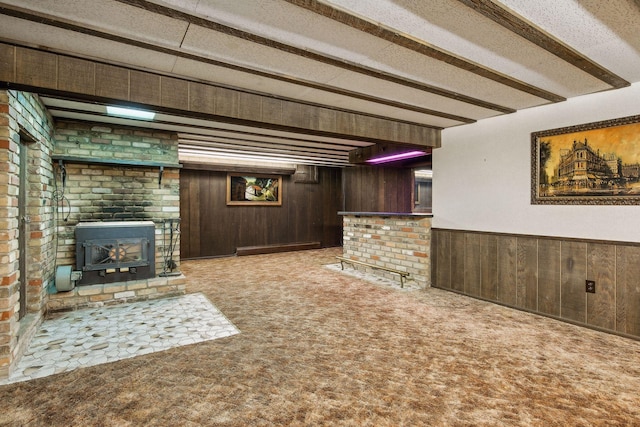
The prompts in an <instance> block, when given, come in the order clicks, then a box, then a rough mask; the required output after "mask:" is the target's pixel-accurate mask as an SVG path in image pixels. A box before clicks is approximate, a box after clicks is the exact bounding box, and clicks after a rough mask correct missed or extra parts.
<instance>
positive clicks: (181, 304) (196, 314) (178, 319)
mask: <svg viewBox="0 0 640 427" xmlns="http://www.w3.org/2000/svg"><path fill="white" fill-rule="evenodd" d="M239 332H240V331H239V330H238V329H237V328H236V327H235V326H234V325H233V324H232V323H231V322H230V321H229V320H228V319H227V318H226V317H225V316H224V314H222V313H221V312H220V311H219V310H218V309H217V308H216V307H215V306H214V305H213V304H211V302H209V300H208V299H207V298H206V297H205V296H204V295H202V294H187V295H183V296H179V297H176V298H164V299H156V300H150V301H139V302H133V303H128V304H121V305H116V306H107V307H98V308H87V309H83V310H77V311H72V312H67V313H64V314H63V313H59V314H56V316H55V318H52V319H48V320H45V321H44V322H43V323H42V325H41V326H40V329H39V330H38V332H37V333H36V335H35V337H34V338H33V340H32V341H31V343H30V345H29V348H28V349H27V351H26V353H25V354H24V356H23V357H22V359H21V360H20V362H19V363H18V365H17V366H16V369H15V370H14V371H13V372H12V373H11V375H10V376H9V378H8V379H6V380H2V381H0V385H3V384H9V383H14V382H20V381H28V380H30V379H34V378H41V377H46V376H49V375H53V374H57V373H61V372H66V371H71V370H74V369H77V368H84V367H88V366H93V365H98V364H101V363H108V362H114V361H117V360H121V359H126V358H129V357H134V356H138V355H142V354H148V353H153V352H156V351H162V350H167V349H170V348H173V347H178V346H183V345H188V344H195V343H198V342H203V341H209V340H214V339H217V338H223V337H227V336H231V335H235V334H238V333H239Z"/></svg>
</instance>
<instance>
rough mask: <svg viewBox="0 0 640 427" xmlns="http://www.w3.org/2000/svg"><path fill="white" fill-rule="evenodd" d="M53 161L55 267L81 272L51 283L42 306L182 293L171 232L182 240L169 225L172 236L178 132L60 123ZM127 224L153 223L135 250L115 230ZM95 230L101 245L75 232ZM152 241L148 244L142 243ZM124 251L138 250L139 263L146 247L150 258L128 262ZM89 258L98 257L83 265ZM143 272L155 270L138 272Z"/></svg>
mask: <svg viewBox="0 0 640 427" xmlns="http://www.w3.org/2000/svg"><path fill="white" fill-rule="evenodd" d="M52 158H53V162H54V173H55V197H54V203H55V205H56V206H55V212H56V218H54V221H55V223H56V231H57V245H56V264H57V266H58V271H60V267H61V266H62V267H67V269H66V270H63V271H64V272H66V271H67V270H69V271H72V272H73V274H72V276H76V275H78V274H82V279H80V280H77V281H74V283H75V284H76V285H78V286H75V287H73V289H71V290H68V289H67V288H66V287H61V288H62V289H63V291H60V290H59V289H57V287H55V286H50V288H49V293H50V296H49V301H48V303H47V308H48V309H49V310H51V311H58V310H67V309H76V308H80V307H84V306H92V305H98V304H115V303H118V302H123V301H135V300H141V299H150V298H157V297H164V296H171V295H179V294H183V293H184V290H185V283H186V282H185V278H184V276H182V275H181V274H180V272H179V266H180V255H179V254H180V245H179V240H178V241H177V242H175V243H174V244H171V243H173V242H170V241H169V237H170V236H169V234H171V237H172V238H173V239H179V232H177V231H178V230H177V229H175V228H174V229H173V231H174V232H173V233H172V232H171V228H170V227H175V226H176V224H179V214H180V212H179V206H180V196H179V171H180V169H179V164H178V142H177V138H176V136H175V135H174V134H172V133H168V132H156V131H152V130H144V129H137V128H126V127H111V126H105V125H103V124H91V123H84V122H72V121H69V122H58V123H56V131H55V145H54V152H53V154H52ZM131 224H146V225H147V226H148V225H149V224H150V225H151V227H152V230H151V233H152V235H151V236H149V235H148V234H147V235H145V236H143V238H144V239H145V241H144V242H139V245H141V246H139V248H138V249H134V246H133V241H132V240H131V239H128V237H127V236H123V235H120V234H118V233H119V232H120V231H121V230H122V229H126V228H127V225H131ZM168 224H169V226H168ZM93 228H97V229H98V230H101V231H98V238H100V239H102V242H103V243H102V244H101V243H100V242H96V241H94V240H96V239H93V238H89V239H88V240H91V241H92V242H89V243H87V242H85V241H84V240H86V239H85V237H81V239H82V240H83V241H82V242H78V241H76V239H77V236H78V231H81V233H80V235H81V236H84V234H83V232H84V231H85V230H87V229H93ZM119 230H120V231H119ZM147 233H148V232H147ZM149 241H153V244H152V246H150V247H149V248H147V244H148V242H149ZM92 244H95V245H96V246H91V245H92ZM107 247H109V248H111V252H113V253H110V251H109V250H108V249H107ZM128 250H129V251H131V250H138V251H139V252H140V253H138V254H137V255H136V256H135V258H136V260H138V259H139V258H140V257H141V256H142V255H143V252H144V256H145V257H146V258H148V260H149V263H148V264H147V265H142V264H145V263H144V262H142V263H141V262H139V260H138V261H136V262H134V263H133V264H132V263H131V259H128V260H127V259H125V257H126V255H125V253H126V251H128ZM91 251H93V252H91ZM169 251H170V253H169ZM92 253H93V255H92ZM87 254H89V255H87ZM86 256H89V257H97V258H100V257H101V256H102V258H101V259H95V260H93V261H92V262H93V264H92V263H91V262H90V263H89V265H87V264H86V259H85V257H86ZM121 257H122V259H121ZM169 260H170V262H169ZM115 261H117V262H118V263H119V264H118V265H117V266H116V265H115ZM120 261H122V262H120ZM100 263H102V264H104V263H110V264H111V265H99V264H100ZM134 264H136V265H134ZM103 267H104V268H103ZM76 272H78V273H76ZM143 272H147V273H149V272H152V273H151V274H139V273H143ZM146 276H150V277H146ZM76 277H77V276H76ZM61 278H64V273H63V274H62V277H59V278H58V279H61ZM59 281H60V282H61V283H62V280H59ZM69 287H72V286H69Z"/></svg>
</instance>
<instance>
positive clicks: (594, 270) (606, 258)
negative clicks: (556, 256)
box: [587, 243, 616, 330]
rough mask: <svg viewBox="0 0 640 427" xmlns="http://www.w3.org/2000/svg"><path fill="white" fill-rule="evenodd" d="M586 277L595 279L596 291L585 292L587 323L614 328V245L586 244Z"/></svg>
mask: <svg viewBox="0 0 640 427" xmlns="http://www.w3.org/2000/svg"><path fill="white" fill-rule="evenodd" d="M587 279H588V280H595V282H596V293H595V294H590V293H588V294H587V323H588V324H589V325H593V326H598V327H600V328H605V329H610V330H615V328H616V247H615V245H607V244H599V243H588V244H587Z"/></svg>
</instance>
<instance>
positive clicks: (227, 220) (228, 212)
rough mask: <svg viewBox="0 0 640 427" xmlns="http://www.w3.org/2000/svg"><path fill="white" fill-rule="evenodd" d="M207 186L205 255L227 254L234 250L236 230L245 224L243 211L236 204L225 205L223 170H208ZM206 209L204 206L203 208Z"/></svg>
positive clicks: (225, 184)
mask: <svg viewBox="0 0 640 427" xmlns="http://www.w3.org/2000/svg"><path fill="white" fill-rule="evenodd" d="M208 176H209V188H210V189H211V195H212V198H211V212H210V213H208V214H207V216H209V217H210V220H211V221H210V224H209V225H210V227H211V228H210V230H211V231H210V232H209V233H210V234H208V235H207V236H205V238H207V239H208V240H209V241H210V242H211V246H210V247H209V248H210V249H208V252H206V253H205V256H212V255H229V254H233V253H235V251H236V248H237V247H238V246H240V245H238V230H239V228H240V227H242V226H243V224H245V220H244V218H245V212H244V211H243V209H236V208H237V207H238V206H227V174H226V173H225V172H209V174H208ZM205 209H206V208H205Z"/></svg>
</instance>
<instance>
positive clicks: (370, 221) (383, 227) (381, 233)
mask: <svg viewBox="0 0 640 427" xmlns="http://www.w3.org/2000/svg"><path fill="white" fill-rule="evenodd" d="M340 214H341V215H342V216H343V237H342V241H343V244H342V246H343V254H344V257H346V258H350V259H353V260H357V261H363V262H366V263H368V264H372V265H376V266H380V267H386V268H393V269H396V270H401V271H406V272H408V273H409V279H410V280H413V281H415V283H416V284H417V285H418V286H420V287H422V288H427V287H430V286H431V258H430V248H431V217H432V215H430V214H428V215H417V214H397V213H375V212H340ZM360 268H363V269H364V268H366V267H360ZM370 270H371V273H373V274H377V275H381V276H384V277H388V278H389V279H398V275H397V274H393V273H390V272H385V271H384V270H379V269H370ZM398 280H399V279H398Z"/></svg>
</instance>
